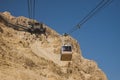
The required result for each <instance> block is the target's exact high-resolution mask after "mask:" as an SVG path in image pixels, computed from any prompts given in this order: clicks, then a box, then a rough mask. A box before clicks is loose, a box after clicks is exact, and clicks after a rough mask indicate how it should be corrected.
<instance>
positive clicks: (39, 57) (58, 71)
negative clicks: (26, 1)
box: [0, 12, 107, 80]
mask: <svg viewBox="0 0 120 80" xmlns="http://www.w3.org/2000/svg"><path fill="white" fill-rule="evenodd" d="M3 19H4V20H3ZM5 21H6V22H10V23H12V24H14V25H17V24H21V25H24V26H26V27H27V26H28V22H29V21H30V19H28V18H25V17H14V16H12V15H11V14H10V13H9V12H1V13H0V79H1V80H107V77H106V75H105V74H104V72H103V71H102V70H101V69H100V68H99V67H98V66H97V64H96V62H95V61H93V60H88V59H85V58H84V57H83V56H82V53H81V50H80V45H79V44H78V42H77V41H76V40H75V39H73V38H72V37H71V36H67V37H66V38H67V39H66V42H69V43H70V44H72V48H73V55H72V60H71V61H61V60H60V57H61V56H60V53H61V46H62V43H63V42H62V40H63V38H64V36H62V35H60V34H58V33H57V32H56V31H54V30H53V29H51V28H50V27H48V26H47V25H45V24H44V27H46V33H47V38H46V36H45V35H37V36H36V35H35V34H31V33H29V32H26V31H19V30H15V29H13V28H11V27H9V26H7V24H6V22H5Z"/></svg>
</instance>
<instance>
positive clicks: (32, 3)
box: [27, 0, 35, 19]
mask: <svg viewBox="0 0 120 80" xmlns="http://www.w3.org/2000/svg"><path fill="white" fill-rule="evenodd" d="M27 4H28V16H29V18H30V19H34V18H35V0H27Z"/></svg>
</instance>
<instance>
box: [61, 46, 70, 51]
mask: <svg viewBox="0 0 120 80" xmlns="http://www.w3.org/2000/svg"><path fill="white" fill-rule="evenodd" d="M62 49H63V51H72V48H71V46H63V47H62Z"/></svg>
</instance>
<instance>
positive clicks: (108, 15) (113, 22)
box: [0, 0, 120, 80]
mask: <svg viewBox="0 0 120 80" xmlns="http://www.w3.org/2000/svg"><path fill="white" fill-rule="evenodd" d="M100 1H101V0H36V11H35V19H37V20H38V21H41V22H44V23H45V24H47V25H48V26H50V27H51V28H53V29H54V30H56V31H57V32H58V33H60V34H62V33H64V32H67V31H69V30H71V29H72V27H73V26H75V25H76V24H77V23H78V22H79V21H80V20H81V19H82V18H83V17H84V16H85V15H86V14H87V13H88V12H89V11H90V10H91V9H93V8H94V7H95V6H96V5H97V3H99V2H100ZM4 11H9V12H11V14H12V15H14V16H26V17H28V8H27V0H0V12H4ZM72 36H73V37H74V38H75V39H77V40H78V42H79V43H80V46H81V50H82V55H83V56H84V57H85V58H88V59H91V60H95V61H96V62H97V63H98V66H99V67H100V68H101V69H102V70H103V71H104V72H105V73H106V75H107V77H108V80H120V63H119V61H120V0H113V2H112V3H111V4H110V5H109V6H107V7H105V8H104V9H102V10H101V11H100V12H98V13H97V14H96V15H95V16H94V17H93V18H91V19H90V20H88V21H87V22H86V23H85V24H84V25H83V26H82V27H81V29H80V30H77V31H76V32H74V33H73V34H72Z"/></svg>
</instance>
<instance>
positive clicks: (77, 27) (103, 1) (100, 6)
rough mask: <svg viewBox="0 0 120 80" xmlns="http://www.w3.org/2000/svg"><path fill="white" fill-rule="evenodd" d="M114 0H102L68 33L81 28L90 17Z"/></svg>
mask: <svg viewBox="0 0 120 80" xmlns="http://www.w3.org/2000/svg"><path fill="white" fill-rule="evenodd" d="M111 2H112V0H102V1H101V2H99V4H98V5H97V6H96V7H95V8H93V9H92V10H91V11H90V12H89V13H88V14H87V15H86V16H85V17H84V18H83V19H82V20H81V21H80V22H79V23H78V24H77V25H75V26H74V27H73V28H72V29H71V30H70V31H69V32H68V33H67V34H68V35H70V34H72V33H73V32H75V31H76V30H78V29H80V28H81V26H82V25H83V24H85V23H86V22H87V21H88V20H89V19H91V18H92V17H93V16H94V15H95V14H96V13H97V12H99V11H100V10H101V9H102V8H104V7H105V6H106V5H108V4H110V3H111Z"/></svg>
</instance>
